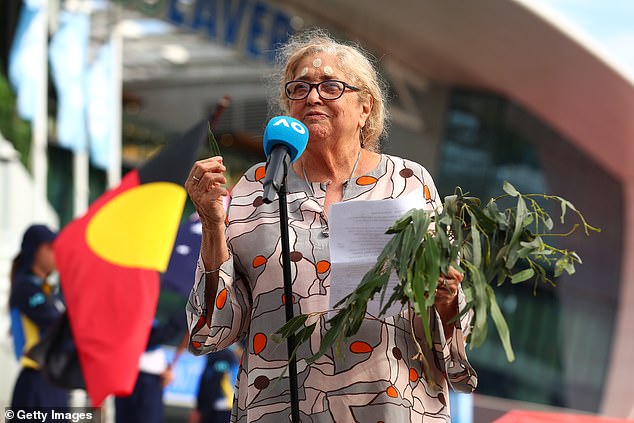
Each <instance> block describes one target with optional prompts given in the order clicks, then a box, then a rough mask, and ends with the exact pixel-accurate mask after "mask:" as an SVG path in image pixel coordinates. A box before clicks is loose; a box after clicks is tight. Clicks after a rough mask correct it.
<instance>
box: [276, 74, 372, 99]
mask: <svg viewBox="0 0 634 423" xmlns="http://www.w3.org/2000/svg"><path fill="white" fill-rule="evenodd" d="M313 88H316V89H317V94H318V95H319V97H320V98H321V99H322V100H336V99H338V98H339V97H341V96H342V95H343V92H344V91H345V90H346V88H347V89H349V90H350V91H360V88H357V87H353V86H352V85H350V84H346V83H345V82H343V81H337V80H335V79H329V80H327V81H322V82H319V83H317V84H311V83H310V82H306V81H290V82H287V83H286V86H285V90H284V91H285V93H286V97H288V98H289V99H291V100H303V99H305V98H306V97H308V94H310V91H311V90H312V89H313Z"/></svg>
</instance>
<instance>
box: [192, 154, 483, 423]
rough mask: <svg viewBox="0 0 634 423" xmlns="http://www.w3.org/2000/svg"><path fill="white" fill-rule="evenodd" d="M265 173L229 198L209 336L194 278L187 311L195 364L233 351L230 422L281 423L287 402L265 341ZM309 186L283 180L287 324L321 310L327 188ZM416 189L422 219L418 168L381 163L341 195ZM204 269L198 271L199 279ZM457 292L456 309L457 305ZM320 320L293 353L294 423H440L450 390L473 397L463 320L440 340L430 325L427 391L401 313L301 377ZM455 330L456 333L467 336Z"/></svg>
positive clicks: (279, 296) (278, 279)
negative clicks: (238, 353)
mask: <svg viewBox="0 0 634 423" xmlns="http://www.w3.org/2000/svg"><path fill="white" fill-rule="evenodd" d="M263 177H264V164H258V165H256V166H254V167H252V168H251V169H250V170H248V171H247V172H246V173H245V175H244V176H243V177H242V178H241V179H240V181H239V182H238V183H237V184H236V186H235V187H234V189H233V191H232V198H231V203H230V206H229V211H228V216H227V229H226V238H227V243H228V246H229V251H230V253H231V257H230V258H229V259H228V260H227V261H226V262H225V263H223V264H222V266H221V270H220V272H219V275H220V276H219V278H220V280H219V284H218V291H217V294H216V298H215V302H214V310H213V314H212V319H211V326H208V325H207V324H206V323H205V322H206V319H207V313H208V310H206V305H205V300H204V291H205V278H204V277H202V276H203V275H202V274H201V272H200V270H198V271H197V273H196V279H195V282H194V286H193V288H192V291H191V294H190V297H189V301H188V304H187V318H188V324H189V330H190V341H189V349H190V351H192V352H193V353H195V354H205V353H208V352H211V351H216V350H219V349H223V348H226V347H228V346H229V345H231V344H232V343H234V342H238V341H241V340H243V341H244V343H245V346H246V348H245V350H244V355H243V358H242V363H241V366H240V371H239V375H238V380H237V395H236V396H235V398H234V405H233V411H232V417H231V421H232V422H239V423H246V422H262V423H264V422H273V423H280V422H288V421H290V395H289V392H288V391H289V388H288V379H287V378H286V377H282V378H280V375H282V374H284V376H286V375H287V373H288V372H287V349H286V344H285V343H282V344H278V343H276V342H275V341H274V340H273V339H271V334H273V333H274V332H275V331H276V330H277V329H278V328H280V327H281V326H282V325H283V324H284V323H285V313H284V298H283V276H282V266H281V258H280V254H281V244H280V234H279V214H278V202H277V201H274V202H273V203H271V204H264V203H263V201H262V193H263V186H262V182H261V181H262V178H263ZM310 185H312V187H309V183H308V182H306V180H305V179H303V178H301V177H299V176H298V175H297V174H295V172H293V171H291V172H289V175H288V180H287V191H288V215H289V233H290V250H291V255H290V259H291V267H292V279H293V304H294V312H295V315H298V314H300V313H312V312H322V311H325V310H327V309H328V303H329V301H328V300H329V288H330V285H331V283H336V281H332V280H331V279H330V276H329V275H330V250H329V243H328V221H327V218H326V215H325V213H324V200H325V195H326V191H325V190H326V185H325V184H323V183H322V184H320V183H311V184H310ZM420 187H423V189H424V193H425V200H426V207H428V208H430V209H434V208H437V207H440V206H441V201H440V199H439V198H438V193H437V191H436V187H435V186H434V183H433V181H432V178H431V176H430V175H429V173H428V172H427V170H425V168H423V167H422V166H421V165H419V164H417V163H414V162H411V161H408V160H405V159H401V158H398V157H393V156H388V155H382V156H381V160H380V163H379V165H378V166H377V167H376V168H374V169H373V170H372V171H370V172H369V173H367V174H365V175H362V176H357V177H354V178H353V179H352V180H350V181H347V182H346V183H345V184H344V189H343V200H342V201H351V200H377V199H388V198H396V197H399V196H401V195H404V194H407V193H409V192H411V191H414V190H415V189H417V188H420ZM201 267H202V261H199V268H201ZM464 302H465V300H464V295H462V292H460V295H459V303H460V305H461V306H463V305H464ZM325 317H326V316H322V317H319V318H316V319H318V324H317V330H316V331H315V333H314V334H313V336H312V338H311V339H310V341H309V342H307V343H305V344H303V345H302V346H301V347H300V348H299V351H298V353H297V372H298V386H299V392H298V396H299V400H300V404H299V405H300V420H301V421H302V423H308V422H314V423H325V422H337V423H341V422H363V423H366V422H390V423H391V422H399V423H401V422H449V421H450V417H449V406H448V383H447V382H449V383H450V384H451V385H452V387H453V388H454V389H455V390H458V391H463V392H471V391H473V389H475V386H476V383H477V377H476V374H475V372H474V371H473V369H472V368H471V366H470V365H469V363H468V361H467V358H466V353H465V341H464V340H465V335H466V330H467V329H468V328H469V320H470V315H469V314H465V315H464V316H463V318H462V319H461V321H459V322H457V324H456V329H454V331H453V335H452V336H451V337H450V338H449V339H448V340H446V339H445V336H444V333H443V330H442V324H441V321H440V318H439V316H438V314H437V313H436V315H435V319H432V322H431V326H432V328H433V339H434V347H433V349H432V350H433V353H431V352H429V355H430V357H429V358H428V362H430V363H433V364H432V366H431V367H432V370H431V372H432V373H433V374H432V375H429V376H430V377H432V378H433V380H436V381H437V382H438V384H439V386H440V388H437V389H433V388H431V387H430V386H428V385H427V383H426V379H425V378H424V376H422V375H421V372H422V366H421V364H420V362H419V361H418V360H415V359H413V358H412V357H413V356H414V355H415V354H416V352H417V349H416V346H415V343H414V341H413V339H412V331H411V329H410V328H411V325H410V321H409V313H408V312H407V311H403V312H402V313H401V314H400V315H397V316H392V317H388V318H385V319H383V320H376V319H365V320H364V322H363V324H362V325H361V327H360V330H359V332H358V333H357V334H356V335H355V336H353V337H352V338H350V339H349V340H348V341H347V343H346V344H345V345H342V346H340V349H339V350H338V351H336V352H335V351H331V352H330V353H328V354H326V355H324V356H322V357H321V358H320V359H319V360H317V361H316V362H315V363H313V364H311V365H307V363H306V358H308V357H310V356H311V355H313V354H314V353H316V352H317V351H318V350H319V347H320V340H321V335H322V333H323V332H324V321H325ZM461 328H465V333H463V330H462V329H461Z"/></svg>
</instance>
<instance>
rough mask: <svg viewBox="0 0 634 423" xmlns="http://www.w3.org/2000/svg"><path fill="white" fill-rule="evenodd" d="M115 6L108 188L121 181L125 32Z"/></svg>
mask: <svg viewBox="0 0 634 423" xmlns="http://www.w3.org/2000/svg"><path fill="white" fill-rule="evenodd" d="M113 7H114V14H115V19H114V25H113V28H112V31H111V32H110V45H111V47H112V79H111V83H112V105H111V106H110V110H111V113H112V114H111V119H112V120H111V122H110V125H111V130H110V136H111V139H110V149H111V150H110V160H109V165H108V171H107V185H108V188H113V187H115V186H117V185H119V182H121V162H122V160H121V148H122V147H121V145H122V144H121V142H122V140H121V114H122V107H121V104H122V102H121V95H122V85H123V34H122V33H121V6H120V5H113Z"/></svg>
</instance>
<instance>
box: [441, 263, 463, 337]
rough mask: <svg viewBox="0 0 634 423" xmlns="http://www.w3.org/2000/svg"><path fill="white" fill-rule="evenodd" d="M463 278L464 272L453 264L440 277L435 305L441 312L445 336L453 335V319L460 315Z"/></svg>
mask: <svg viewBox="0 0 634 423" xmlns="http://www.w3.org/2000/svg"><path fill="white" fill-rule="evenodd" d="M462 278H463V274H462V273H460V272H459V271H458V270H456V269H455V268H453V267H451V266H449V270H448V271H447V274H446V275H445V274H441V275H440V276H439V277H438V286H437V288H436V299H435V301H434V306H435V307H436V311H438V314H440V318H441V320H442V323H443V329H444V331H445V338H448V337H449V336H451V334H452V333H453V328H454V326H455V322H451V320H452V319H454V318H455V317H456V316H457V315H458V290H459V289H460V283H462ZM449 322H451V323H449Z"/></svg>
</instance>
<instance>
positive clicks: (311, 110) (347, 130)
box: [290, 53, 370, 143]
mask: <svg viewBox="0 0 634 423" xmlns="http://www.w3.org/2000/svg"><path fill="white" fill-rule="evenodd" d="M293 80H299V81H306V82H310V83H313V84H316V83H319V82H322V81H325V80H339V81H343V82H346V83H348V84H350V85H354V84H352V81H351V80H350V79H349V78H348V77H346V74H345V73H344V72H343V71H342V70H341V69H340V68H339V66H338V65H337V60H336V58H335V57H334V56H331V55H329V54H326V53H315V54H312V55H309V56H306V57H305V58H303V59H302V60H301V61H300V62H299V63H298V64H297V67H296V69H295V73H294V75H293ZM362 97H363V98H368V96H367V95H363V94H362ZM369 113H370V105H369V99H368V100H360V99H359V93H358V92H356V91H352V90H349V89H348V88H346V89H345V90H344V93H343V95H342V96H341V97H339V98H338V99H336V100H324V99H322V98H320V97H319V95H318V94H317V89H316V88H314V89H311V90H310V92H309V93H308V97H306V98H305V99H303V100H290V115H291V116H292V117H294V118H295V119H298V120H300V121H302V122H303V123H304V124H305V125H306V126H307V127H308V131H309V133H310V140H311V141H313V142H326V143H327V142H337V141H340V140H344V141H345V140H350V141H351V142H359V128H361V127H363V125H365V121H366V120H367V118H368V115H369Z"/></svg>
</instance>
